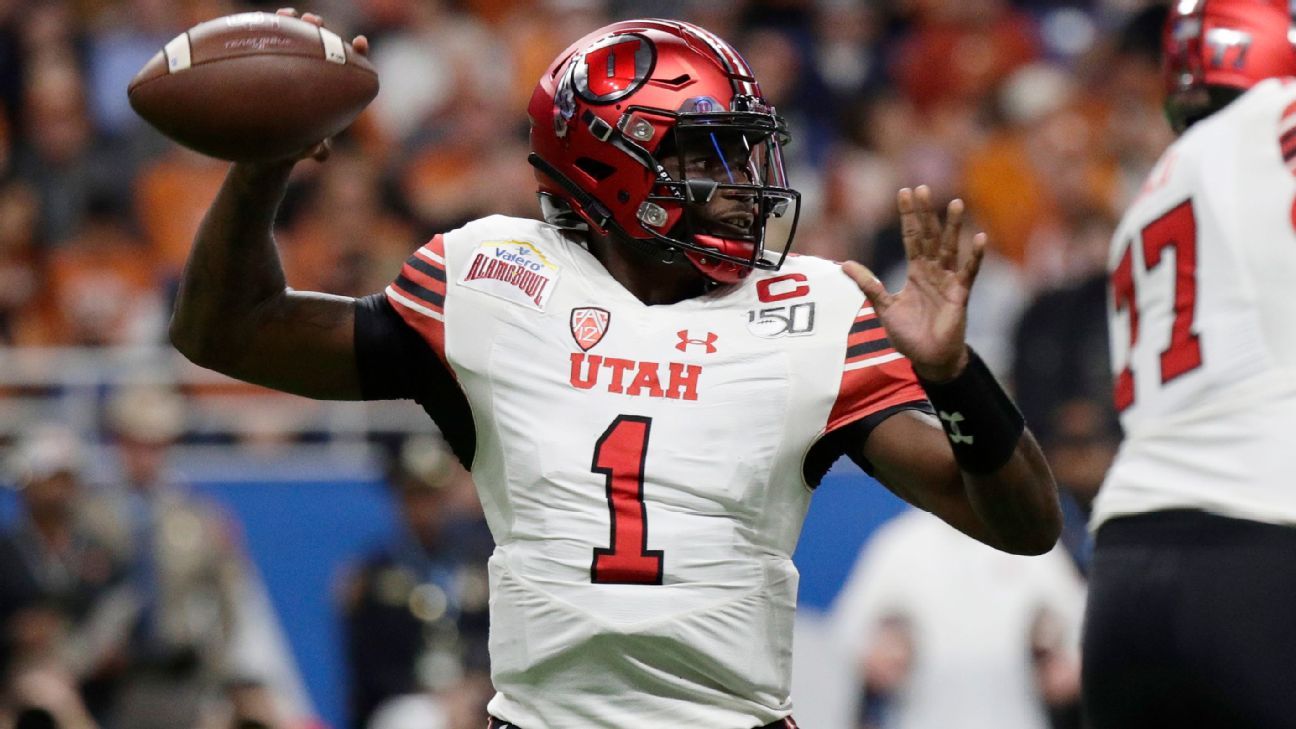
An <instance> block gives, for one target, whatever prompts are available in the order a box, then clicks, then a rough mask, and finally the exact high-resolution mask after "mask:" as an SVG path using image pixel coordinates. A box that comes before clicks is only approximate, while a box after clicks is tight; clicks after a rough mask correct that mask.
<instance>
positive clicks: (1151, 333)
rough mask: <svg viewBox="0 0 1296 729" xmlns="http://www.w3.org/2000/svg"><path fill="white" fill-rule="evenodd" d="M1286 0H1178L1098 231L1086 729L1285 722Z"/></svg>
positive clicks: (1292, 335)
mask: <svg viewBox="0 0 1296 729" xmlns="http://www.w3.org/2000/svg"><path fill="white" fill-rule="evenodd" d="M1293 31H1294V28H1293V23H1292V16H1291V9H1290V7H1289V4H1288V2H1287V0H1182V1H1181V2H1177V3H1174V4H1172V6H1171V9H1170V10H1169V13H1168V16H1167V18H1166V22H1165V24H1164V26H1163V30H1162V49H1163V52H1164V53H1163V66H1164V70H1165V80H1166V91H1167V94H1168V95H1167V99H1166V111H1167V114H1168V117H1169V119H1170V121H1171V123H1172V126H1173V127H1174V128H1175V130H1176V131H1177V132H1179V133H1180V136H1179V137H1178V139H1177V140H1176V141H1175V142H1174V144H1172V145H1171V146H1170V148H1169V149H1168V150H1167V151H1166V152H1165V154H1164V155H1163V156H1162V157H1161V159H1160V161H1159V162H1158V163H1157V165H1156V166H1155V168H1154V169H1153V170H1152V172H1151V174H1150V175H1149V177H1148V179H1147V182H1146V183H1145V184H1144V186H1143V189H1142V191H1141V192H1140V194H1139V196H1138V197H1137V199H1136V200H1135V201H1134V202H1133V203H1132V204H1131V206H1130V208H1129V210H1128V211H1127V212H1126V214H1125V217H1124V219H1123V220H1122V222H1121V224H1120V226H1119V228H1118V229H1117V231H1116V233H1115V235H1114V237H1113V238H1112V246H1111V254H1110V258H1109V264H1110V272H1111V279H1110V283H1111V285H1110V299H1109V301H1108V306H1109V317H1108V319H1109V324H1110V332H1109V334H1110V337H1111V352H1112V367H1113V373H1114V375H1115V400H1116V407H1117V409H1118V410H1119V411H1120V414H1121V423H1122V425H1123V428H1124V431H1125V440H1124V442H1123V444H1122V445H1121V449H1120V452H1119V454H1118V456H1117V458H1116V462H1115V464H1114V465H1113V467H1112V468H1111V470H1110V471H1109V472H1108V475H1107V478H1106V481H1105V483H1104V484H1103V486H1102V488H1101V490H1100V491H1099V493H1098V496H1097V500H1096V503H1095V506H1094V512H1093V518H1092V527H1093V528H1094V529H1096V532H1097V536H1096V549H1095V555H1094V562H1093V569H1092V575H1091V579H1092V581H1091V584H1090V590H1089V598H1090V601H1089V605H1088V608H1087V617H1086V636H1085V639H1084V646H1083V648H1084V670H1083V674H1084V675H1083V682H1082V683H1083V686H1084V703H1085V705H1086V707H1087V712H1088V714H1089V716H1090V719H1091V720H1092V722H1093V726H1094V727H1096V728H1097V729H1123V728H1126V727H1128V728H1131V729H1132V728H1133V727H1140V728H1142V727H1172V726H1191V727H1208V728H1209V727H1230V728H1236V727H1291V726H1296V692H1293V691H1292V690H1291V680H1292V677H1293V676H1296V620H1293V619H1292V606H1293V605H1296V559H1293V555H1296V529H1293V525H1296V489H1293V483H1294V482H1293V476H1292V474H1293V473H1296V436H1293V433H1296V327H1293V324H1292V323H1293V321H1296V299H1293V297H1292V296H1291V285H1292V282H1293V281H1296V204H1294V203H1296V164H1294V162H1296V78H1292V77H1293V76H1296V46H1294V45H1293V43H1296V32H1293Z"/></svg>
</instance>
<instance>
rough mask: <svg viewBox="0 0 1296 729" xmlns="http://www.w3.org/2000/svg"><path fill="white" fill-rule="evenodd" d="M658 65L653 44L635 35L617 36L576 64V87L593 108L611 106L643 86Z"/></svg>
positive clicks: (598, 44) (573, 67)
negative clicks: (597, 105) (601, 105)
mask: <svg viewBox="0 0 1296 729" xmlns="http://www.w3.org/2000/svg"><path fill="white" fill-rule="evenodd" d="M656 64H657V49H656V48H654V47H653V44H652V41H650V40H648V39H647V38H645V37H644V36H641V35H636V34H634V33H622V34H618V35H613V36H609V37H607V38H604V39H603V40H601V41H599V42H598V43H596V44H595V45H594V46H592V47H591V48H590V49H589V50H587V51H585V52H584V53H583V54H581V55H579V56H577V57H576V59H575V60H573V61H572V71H571V73H572V85H573V87H574V88H575V90H576V93H577V94H578V95H579V96H580V97H581V98H582V99H584V100H586V101H588V102H589V103H591V104H611V103H613V102H616V101H620V100H621V99H624V98H625V97H627V96H629V95H630V94H633V93H634V92H635V91H637V90H638V89H639V87H640V86H643V85H644V82H645V81H647V80H648V76H649V75H650V74H651V73H652V71H653V66H655V65H656Z"/></svg>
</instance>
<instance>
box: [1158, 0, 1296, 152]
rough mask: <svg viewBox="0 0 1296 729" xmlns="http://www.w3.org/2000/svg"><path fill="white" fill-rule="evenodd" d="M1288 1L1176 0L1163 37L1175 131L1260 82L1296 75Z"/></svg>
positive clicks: (1295, 36) (1294, 27)
mask: <svg viewBox="0 0 1296 729" xmlns="http://www.w3.org/2000/svg"><path fill="white" fill-rule="evenodd" d="M1293 4H1296V3H1289V1H1288V0H1176V2H1175V3H1174V4H1173V5H1172V7H1171V9H1170V14H1169V16H1168V17H1167V19H1166V25H1165V29H1164V32H1163V34H1162V47H1163V50H1164V54H1163V55H1164V63H1163V68H1164V73H1165V89H1166V116H1167V118H1168V119H1169V120H1170V124H1171V126H1172V127H1174V129H1175V131H1176V132H1182V131H1184V130H1185V129H1187V128H1188V127H1189V126H1191V125H1192V124H1193V123H1195V122H1197V121H1200V120H1201V119H1204V118H1205V117H1207V116H1209V115H1211V114H1213V113H1214V112H1216V111H1218V110H1219V109H1221V108H1223V107H1224V106H1226V105H1227V104H1228V103H1229V102H1231V101H1232V100H1233V99H1235V98H1237V96H1239V95H1240V94H1241V93H1242V92H1243V91H1246V90H1247V89H1249V88H1251V87H1252V86H1254V85H1256V84H1257V83H1259V82H1261V81H1263V80H1265V79H1267V78H1274V77H1280V76H1293V75H1296V24H1293V21H1292V5H1293Z"/></svg>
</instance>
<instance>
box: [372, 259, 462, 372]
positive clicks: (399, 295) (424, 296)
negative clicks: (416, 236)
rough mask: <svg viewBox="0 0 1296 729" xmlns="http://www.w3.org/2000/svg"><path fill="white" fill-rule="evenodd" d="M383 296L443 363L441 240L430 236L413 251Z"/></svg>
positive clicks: (443, 302) (442, 269) (443, 313)
mask: <svg viewBox="0 0 1296 729" xmlns="http://www.w3.org/2000/svg"><path fill="white" fill-rule="evenodd" d="M384 295H385V296H386V297H387V301H388V303H390V304H391V307H392V309H393V310H395V312H396V313H397V314H399V315H400V318H401V319H403V320H404V321H405V323H406V324H408V325H409V327H410V328H411V329H413V330H414V331H416V332H418V334H419V336H421V337H422V338H423V341H425V342H427V343H428V345H429V346H430V347H431V348H432V351H433V352H435V353H436V356H437V357H438V358H440V359H441V361H442V362H443V363H445V362H447V360H446V354H445V297H446V259H445V237H444V236H441V235H437V236H434V237H433V238H432V240H430V241H428V243H427V244H425V245H424V246H423V247H422V248H419V249H418V250H416V251H414V254H413V255H412V256H410V257H409V259H408V260H406V261H405V265H404V266H403V267H402V268H401V272H400V274H398V275H397V276H396V280H395V281H392V282H391V284H390V285H388V286H387V289H386V291H385V292H384Z"/></svg>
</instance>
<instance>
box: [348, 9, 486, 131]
mask: <svg viewBox="0 0 1296 729" xmlns="http://www.w3.org/2000/svg"><path fill="white" fill-rule="evenodd" d="M375 4H377V3H375ZM385 5H387V8H386V11H385V13H384V15H385V17H383V18H382V21H385V22H386V23H389V24H390V25H389V27H388V28H386V29H383V30H382V31H381V32H380V33H378V34H377V35H376V36H375V38H374V39H373V44H372V51H371V52H370V53H369V58H370V60H372V61H373V64H374V66H375V67H376V68H377V69H378V73H379V75H380V76H381V77H382V84H383V93H381V94H380V95H379V96H378V98H377V99H375V100H374V103H373V106H372V113H373V115H374V118H375V120H376V122H377V125H378V127H379V129H380V130H381V131H382V133H383V134H384V135H385V136H386V137H387V138H388V139H389V140H392V141H398V140H402V139H406V138H408V137H410V136H412V135H414V134H416V133H417V132H419V131H420V129H423V128H426V127H425V125H427V123H428V121H429V120H431V119H433V118H435V117H436V116H437V115H438V114H440V113H442V112H444V111H446V110H447V109H449V108H450V107H451V106H452V105H453V104H454V102H455V99H456V97H457V96H458V94H459V92H460V91H462V90H464V89H482V90H489V93H491V94H497V93H498V90H499V89H507V88H508V87H509V82H510V79H511V76H510V72H511V55H510V52H509V49H508V48H506V47H504V46H503V45H502V44H500V43H499V41H498V39H497V38H496V37H495V36H494V35H492V34H491V33H489V32H488V31H487V29H486V28H485V27H484V26H483V25H482V23H481V22H480V21H479V20H477V19H476V18H474V17H473V16H471V15H468V14H465V13H463V12H459V11H457V10H456V9H455V8H454V4H453V3H450V2H447V1H446V0H388V2H386V3H385ZM481 95H484V94H481Z"/></svg>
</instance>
